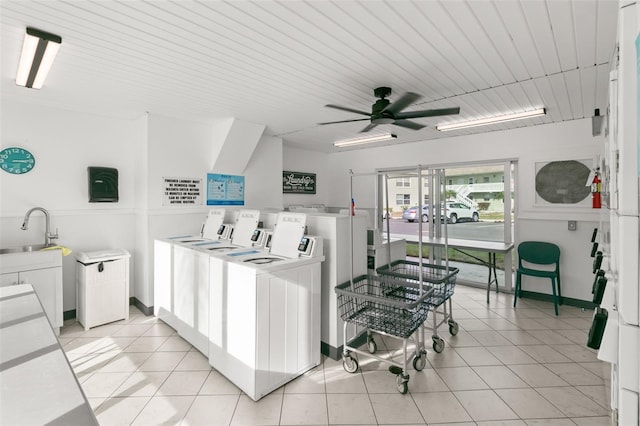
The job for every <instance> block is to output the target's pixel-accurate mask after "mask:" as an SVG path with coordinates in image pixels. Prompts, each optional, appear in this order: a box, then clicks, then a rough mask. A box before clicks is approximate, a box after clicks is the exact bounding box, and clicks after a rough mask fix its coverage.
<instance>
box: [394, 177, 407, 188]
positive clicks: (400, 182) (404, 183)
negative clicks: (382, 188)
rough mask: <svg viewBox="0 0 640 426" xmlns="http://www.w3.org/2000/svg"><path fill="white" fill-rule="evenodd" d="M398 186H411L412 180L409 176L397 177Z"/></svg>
mask: <svg viewBox="0 0 640 426" xmlns="http://www.w3.org/2000/svg"><path fill="white" fill-rule="evenodd" d="M396 186H401V187H403V188H411V180H410V179H409V178H398V179H396Z"/></svg>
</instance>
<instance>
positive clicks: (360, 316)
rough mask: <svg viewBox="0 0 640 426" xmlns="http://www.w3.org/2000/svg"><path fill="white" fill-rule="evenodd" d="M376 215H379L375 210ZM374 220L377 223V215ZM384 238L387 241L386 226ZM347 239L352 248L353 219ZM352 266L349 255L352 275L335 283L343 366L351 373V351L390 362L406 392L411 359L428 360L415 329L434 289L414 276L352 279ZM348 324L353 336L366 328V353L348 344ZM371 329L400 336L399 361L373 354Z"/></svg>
mask: <svg viewBox="0 0 640 426" xmlns="http://www.w3.org/2000/svg"><path fill="white" fill-rule="evenodd" d="M419 170H420V169H419ZM368 175H369V176H375V177H376V178H377V179H380V176H381V175H380V173H373V174H371V173H370V174H368ZM353 177H354V174H353V172H351V177H350V197H349V198H350V200H351V202H352V204H351V216H353V215H354V214H355V211H354V206H353ZM387 204H388V203H387ZM376 217H381V216H380V215H378V214H377V213H376ZM387 220H388V219H387ZM351 222H353V220H351ZM376 223H378V222H377V219H376ZM387 225H388V222H387ZM387 239H388V241H390V238H389V234H388V227H387ZM350 241H351V249H352V252H353V244H354V241H353V224H352V223H351V238H350ZM389 258H390V257H389ZM353 270H354V268H353V256H352V259H351V279H350V280H349V281H348V282H345V283H343V284H340V285H338V286H336V287H335V292H336V294H337V298H338V309H339V312H340V316H341V318H342V320H343V321H344V325H343V327H344V328H343V339H344V345H343V348H344V349H343V353H342V360H343V367H344V369H345V370H346V371H347V372H350V373H354V372H356V371H357V369H358V362H357V360H356V359H355V358H354V357H353V356H352V355H351V354H352V353H357V354H362V355H367V356H371V357H373V358H375V359H377V360H378V361H381V362H384V363H388V364H391V365H390V367H389V371H390V372H391V373H393V374H395V376H396V387H397V389H398V391H399V392H400V393H402V394H405V393H407V391H408V382H409V374H408V368H407V367H408V363H409V361H410V359H411V358H413V365H414V368H415V369H416V370H418V371H420V370H422V369H423V368H424V367H425V366H426V363H427V357H426V353H427V351H426V350H425V349H424V338H422V339H421V337H423V333H417V334H416V333H415V331H416V330H418V329H419V328H420V326H421V325H422V324H423V323H424V322H425V321H426V319H427V315H428V313H429V310H430V308H431V304H429V303H427V300H428V298H430V297H432V295H433V292H434V289H433V288H430V289H428V288H426V286H424V285H423V281H422V280H419V282H417V283H416V282H415V281H414V280H405V279H400V278H397V277H390V276H380V275H363V276H359V277H357V278H355V279H354V278H353V276H354V274H353ZM348 324H353V325H354V326H355V329H356V332H355V335H354V339H356V338H358V337H359V333H358V329H357V327H363V328H364V329H365V330H366V336H367V351H368V353H365V352H364V351H360V350H358V349H357V348H355V347H352V346H349V345H348V339H347V325H348ZM372 332H374V333H378V334H382V335H385V336H390V337H394V338H398V339H402V341H403V345H402V346H403V350H402V355H403V358H402V362H396V361H394V360H392V359H385V358H382V357H378V356H375V355H374V353H375V352H376V351H377V345H376V342H375V340H374V339H373V336H372ZM409 341H412V342H415V349H414V350H413V353H411V354H409V353H408V350H407V346H408V342H409Z"/></svg>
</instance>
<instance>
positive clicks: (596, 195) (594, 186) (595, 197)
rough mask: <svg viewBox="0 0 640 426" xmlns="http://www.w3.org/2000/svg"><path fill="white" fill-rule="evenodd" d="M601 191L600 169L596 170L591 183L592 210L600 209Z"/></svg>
mask: <svg viewBox="0 0 640 426" xmlns="http://www.w3.org/2000/svg"><path fill="white" fill-rule="evenodd" d="M601 189H602V188H601V181H600V168H597V169H596V172H595V175H594V176H593V182H591V207H593V208H594V209H599V208H601V207H602V199H601V197H600V192H601Z"/></svg>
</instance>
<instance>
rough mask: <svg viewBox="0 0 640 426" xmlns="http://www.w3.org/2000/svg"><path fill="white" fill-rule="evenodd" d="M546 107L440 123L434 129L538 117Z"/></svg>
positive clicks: (460, 127)
mask: <svg viewBox="0 0 640 426" xmlns="http://www.w3.org/2000/svg"><path fill="white" fill-rule="evenodd" d="M546 114H547V111H546V108H539V109H535V110H532V111H525V112H518V113H515V114H506V115H501V116H498V117H489V118H481V119H479V120H470V121H461V122H458V123H452V124H441V125H438V126H436V129H437V130H439V131H441V132H446V131H448V130H458V129H466V128H468V127H476V126H486V125H488V124H497V123H505V122H507V121H514V120H522V119H525V118H533V117H539V116H541V115H546Z"/></svg>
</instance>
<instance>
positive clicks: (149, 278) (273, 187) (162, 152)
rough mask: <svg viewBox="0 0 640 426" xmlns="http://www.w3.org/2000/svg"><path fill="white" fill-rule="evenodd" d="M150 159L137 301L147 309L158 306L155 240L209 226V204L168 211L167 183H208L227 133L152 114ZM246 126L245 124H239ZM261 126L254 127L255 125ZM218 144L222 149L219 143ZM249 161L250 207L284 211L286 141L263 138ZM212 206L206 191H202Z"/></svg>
mask: <svg viewBox="0 0 640 426" xmlns="http://www.w3.org/2000/svg"><path fill="white" fill-rule="evenodd" d="M148 120H149V126H148V135H149V137H148V146H147V157H148V159H149V172H148V175H147V177H148V184H147V197H148V206H147V214H146V219H147V220H146V223H145V221H144V220H141V221H139V223H138V226H139V227H141V228H143V229H146V233H145V234H146V235H144V236H142V237H141V238H142V239H141V241H140V242H139V244H138V247H137V249H138V257H139V259H141V261H142V262H144V266H143V269H142V270H140V271H138V274H139V278H140V279H142V280H146V281H143V282H142V283H140V282H138V284H137V287H136V297H137V298H138V299H139V300H140V301H141V302H142V303H144V304H145V305H146V306H152V305H153V240H154V239H156V238H165V237H168V236H172V235H173V236H175V235H189V234H192V235H193V234H196V233H198V232H199V231H200V227H201V225H202V223H203V222H204V219H205V217H206V212H207V206H206V205H200V206H191V207H184V206H163V205H162V195H163V192H162V183H163V178H164V177H186V178H202V181H203V185H204V184H205V182H206V176H207V173H209V172H213V173H219V172H221V171H217V170H215V169H212V165H213V164H215V160H216V159H215V158H213V155H214V154H215V153H214V152H213V145H214V138H216V137H217V136H216V135H218V134H226V133H224V132H216V129H215V127H214V126H215V125H211V124H208V123H197V122H189V121H184V120H178V119H173V118H169V117H163V116H158V115H149V118H148ZM235 124H236V125H240V126H241V125H242V123H241V122H237V120H236V122H235ZM250 125H251V126H255V125H254V124H250ZM219 142H220V141H217V142H216V144H219ZM246 155H247V156H249V157H250V158H249V161H248V163H247V167H246V169H245V170H244V173H243V175H244V176H245V187H246V192H245V207H251V208H264V207H274V208H282V183H281V175H282V174H281V171H282V140H281V139H278V138H272V137H266V136H265V137H262V138H261V139H260V141H259V143H258V144H257V146H256V149H255V151H254V152H253V153H249V152H247V153H246ZM202 193H203V202H204V203H206V186H203V188H202Z"/></svg>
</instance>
